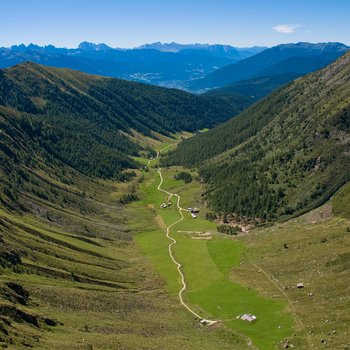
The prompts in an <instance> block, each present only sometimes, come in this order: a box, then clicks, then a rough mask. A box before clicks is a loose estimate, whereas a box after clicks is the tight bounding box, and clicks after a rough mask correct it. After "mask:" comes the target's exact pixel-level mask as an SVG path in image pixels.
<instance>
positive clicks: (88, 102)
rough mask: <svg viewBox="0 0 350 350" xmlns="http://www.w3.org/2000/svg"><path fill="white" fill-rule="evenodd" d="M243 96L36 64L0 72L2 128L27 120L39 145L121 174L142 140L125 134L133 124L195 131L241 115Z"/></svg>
mask: <svg viewBox="0 0 350 350" xmlns="http://www.w3.org/2000/svg"><path fill="white" fill-rule="evenodd" d="M245 103H246V102H245V100H244V98H240V99H236V98H233V99H232V98H231V99H230V98H206V97H198V96H194V95H192V94H189V93H186V92H183V91H179V90H175V89H172V90H170V89H165V88H158V87H153V86H149V85H143V84H139V83H133V82H126V81H122V80H118V79H109V78H101V77H98V76H91V75H87V74H84V73H80V72H77V71H71V70H65V69H57V68H46V67H43V66H39V65H36V64H33V63H25V64H21V65H18V66H14V67H13V68H9V69H5V70H3V71H0V104H1V105H2V106H3V108H2V114H3V118H4V119H3V120H4V121H3V123H4V126H3V128H6V125H8V123H20V124H21V123H27V125H28V127H26V129H25V130H26V131H27V135H26V136H28V137H30V138H34V141H33V142H32V144H37V145H38V149H39V150H41V152H42V151H43V150H45V151H46V153H47V154H50V155H51V157H52V159H54V160H55V161H61V162H63V163H65V164H67V165H69V166H72V167H73V168H75V169H77V170H79V171H81V172H82V173H84V174H86V175H92V176H99V177H114V178H118V177H121V176H122V175H121V171H122V170H123V169H126V168H133V167H135V166H136V164H135V162H134V161H133V160H132V159H131V158H129V156H130V155H137V153H138V151H139V150H140V149H141V147H140V145H138V144H135V143H134V142H133V141H132V140H130V139H129V138H128V137H127V136H126V134H127V133H130V129H133V130H136V131H138V132H140V133H142V134H145V135H149V136H152V135H154V132H158V133H160V134H164V135H169V134H170V133H174V132H178V131H181V130H186V131H196V130H197V129H201V128H204V127H212V126H214V125H216V124H218V123H220V122H221V121H223V120H225V119H228V118H229V117H231V116H232V115H234V114H237V113H238V112H239V111H240V110H242V108H244V106H245ZM5 107H6V108H5ZM154 137H155V136H154ZM2 144H3V147H8V145H7V144H6V143H5V141H4V140H2Z"/></svg>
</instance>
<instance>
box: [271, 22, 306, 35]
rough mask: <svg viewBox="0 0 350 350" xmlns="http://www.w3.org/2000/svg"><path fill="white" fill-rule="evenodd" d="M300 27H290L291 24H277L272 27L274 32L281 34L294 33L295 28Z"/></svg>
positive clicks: (298, 25)
mask: <svg viewBox="0 0 350 350" xmlns="http://www.w3.org/2000/svg"><path fill="white" fill-rule="evenodd" d="M299 27H300V24H296V25H291V24H279V25H277V26H274V27H272V29H274V30H275V31H276V32H278V33H283V34H291V33H294V32H295V30H296V29H297V28H299Z"/></svg>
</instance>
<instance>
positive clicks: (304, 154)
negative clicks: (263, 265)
mask: <svg viewBox="0 0 350 350" xmlns="http://www.w3.org/2000/svg"><path fill="white" fill-rule="evenodd" d="M349 132H350V54H346V55H344V56H343V57H341V58H340V59H338V60H337V61H336V62H335V63H333V64H331V65H330V66H327V67H326V68H324V69H323V70H321V71H318V72H316V73H312V74H310V75H308V76H306V77H304V78H300V79H298V80H297V81H295V82H293V83H292V84H290V85H289V86H287V87H285V88H283V89H281V90H279V91H277V92H275V93H273V94H272V95H270V96H268V97H266V98H265V99H264V100H262V101H260V102H258V103H256V104H255V105H253V106H252V107H250V108H249V109H248V110H246V111H244V112H243V113H241V114H240V115H239V116H237V117H236V118H234V119H232V120H230V121H228V122H226V123H224V124H222V125H220V126H218V127H217V128H214V129H213V130H210V131H209V132H207V133H203V134H200V135H198V136H196V137H194V138H192V139H189V140H186V141H185V142H183V143H182V144H180V145H179V147H178V149H177V150H176V151H175V152H173V153H172V154H170V155H169V157H168V158H167V159H165V160H164V163H165V164H168V165H169V164H170V165H172V164H184V165H186V166H189V167H191V166H193V165H197V166H200V174H201V176H202V177H203V179H204V180H205V181H206V182H207V183H208V191H207V196H208V198H209V199H210V204H211V206H212V208H213V209H214V210H216V211H223V212H234V213H236V214H238V215H239V216H250V217H258V218H261V219H268V220H273V219H275V218H277V217H281V216H286V217H287V216H290V215H295V214H296V213H300V212H302V211H304V210H307V209H310V208H313V207H315V206H317V205H320V204H322V203H323V202H324V201H326V200H327V199H328V198H330V197H331V196H332V195H333V194H334V193H335V191H336V190H337V189H338V188H339V187H340V186H342V185H343V184H345V183H346V182H347V181H349V180H350V172H349V167H350V157H349V151H350V145H349V140H350V135H349ZM205 160H206V162H204V163H203V161H205Z"/></svg>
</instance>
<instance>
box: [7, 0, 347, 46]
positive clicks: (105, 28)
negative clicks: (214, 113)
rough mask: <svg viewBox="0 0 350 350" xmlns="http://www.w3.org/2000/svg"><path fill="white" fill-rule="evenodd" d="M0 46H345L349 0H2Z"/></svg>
mask: <svg viewBox="0 0 350 350" xmlns="http://www.w3.org/2000/svg"><path fill="white" fill-rule="evenodd" d="M0 13H1V21H0V46H10V45H12V44H19V43H25V44H28V43H31V42H33V43H36V44H39V45H45V44H49V43H52V44H54V45H56V46H65V47H76V46H77V45H78V43H79V42H81V41H84V40H87V41H92V42H96V43H100V42H105V43H107V44H108V45H110V46H112V47H134V46H137V45H140V44H143V43H150V42H154V41H162V42H170V41H177V42H180V43H194V42H199V43H211V44H213V43H221V44H230V45H234V46H240V47H242V46H253V45H266V46H272V45H275V44H279V43H287V42H298V41H310V42H325V41H339V42H343V43H345V44H348V45H350V20H349V14H350V1H349V0H328V1H326V0H318V1H317V0H242V1H241V0H216V1H214V0H176V1H174V0H143V1H141V0H124V1H120V0H95V1H93V0H0Z"/></svg>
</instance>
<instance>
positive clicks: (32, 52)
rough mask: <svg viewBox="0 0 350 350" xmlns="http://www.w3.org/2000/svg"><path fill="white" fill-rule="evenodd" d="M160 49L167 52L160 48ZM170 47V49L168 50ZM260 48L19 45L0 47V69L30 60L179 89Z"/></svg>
mask: <svg viewBox="0 0 350 350" xmlns="http://www.w3.org/2000/svg"><path fill="white" fill-rule="evenodd" d="M162 46H164V47H165V48H168V49H162ZM170 46H171V47H173V48H172V49H170ZM175 47H176V49H175ZM263 49H264V48H258V47H255V48H246V49H237V48H234V47H232V46H228V45H199V44H195V45H180V44H176V43H172V44H150V45H144V47H142V46H141V47H139V48H135V49H119V48H116V49H114V48H111V47H109V46H108V45H106V44H103V43H100V44H94V43H89V42H82V43H80V44H79V46H78V47H77V48H74V49H67V48H57V47H55V46H53V45H48V46H44V47H42V46H38V45H34V44H30V45H28V46H25V45H23V44H22V45H15V46H11V47H9V48H0V68H7V67H10V66H12V65H14V64H18V63H21V62H24V61H32V62H35V63H38V64H43V65H46V66H53V67H61V68H71V69H76V70H80V71H83V72H86V73H91V74H98V75H103V76H110V77H118V78H122V79H127V80H134V81H139V82H145V83H149V84H155V85H160V86H166V87H179V88H183V87H184V83H185V82H186V81H188V80H193V79H197V78H201V77H204V76H205V75H207V74H209V73H211V72H213V71H214V70H216V69H218V68H221V67H224V66H225V65H228V64H230V63H234V62H237V61H238V60H240V59H242V58H245V57H248V56H251V55H254V54H256V53H257V52H259V51H261V50H263Z"/></svg>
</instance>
